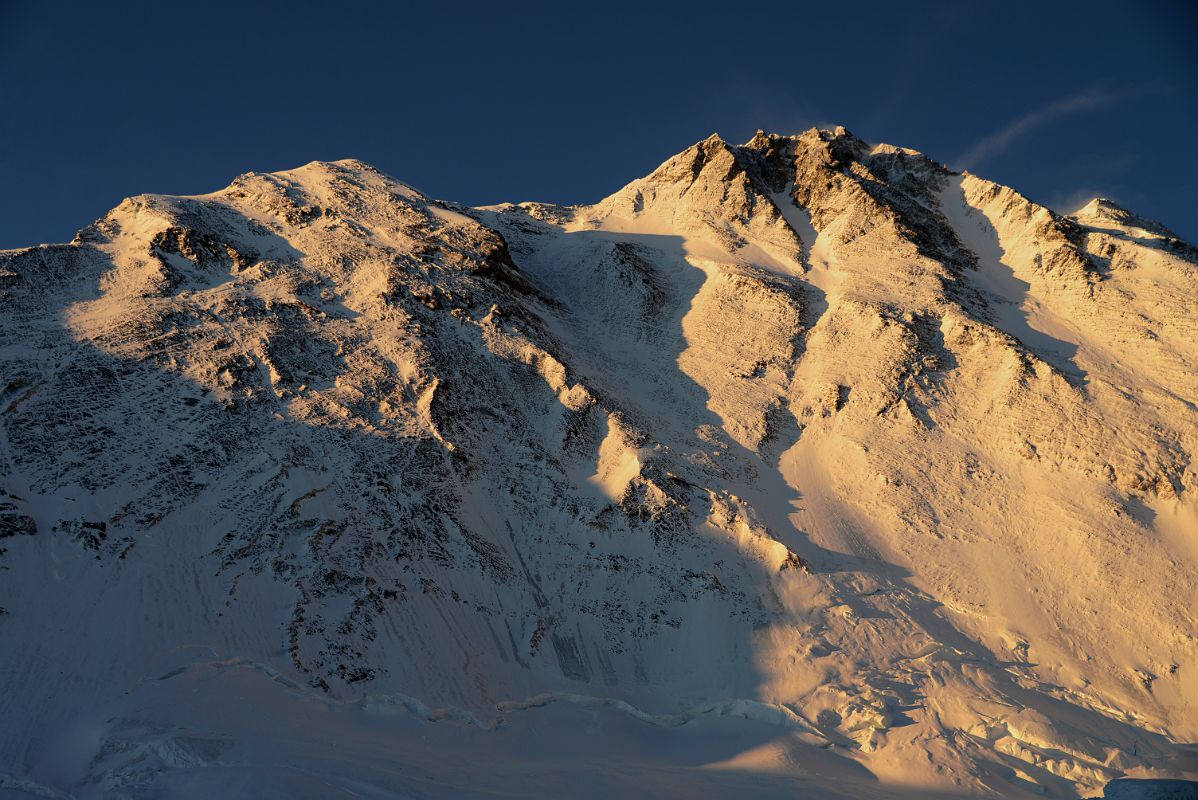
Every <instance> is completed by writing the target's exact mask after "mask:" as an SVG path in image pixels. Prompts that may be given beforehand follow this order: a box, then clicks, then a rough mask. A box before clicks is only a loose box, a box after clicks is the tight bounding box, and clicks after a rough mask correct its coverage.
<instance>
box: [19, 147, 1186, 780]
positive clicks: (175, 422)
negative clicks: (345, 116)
mask: <svg viewBox="0 0 1198 800" xmlns="http://www.w3.org/2000/svg"><path fill="white" fill-rule="evenodd" d="M1148 225H1150V223H1148V222H1147V221H1145V220H1142V219H1141V218H1139V217H1136V216H1135V215H1133V214H1132V213H1131V212H1129V211H1127V210H1125V209H1122V208H1120V207H1118V206H1117V205H1116V204H1114V203H1112V202H1110V201H1106V200H1098V201H1095V202H1092V203H1090V204H1088V205H1087V206H1086V207H1085V208H1083V209H1082V210H1081V211H1079V213H1078V215H1077V217H1076V218H1075V219H1073V220H1069V219H1065V218H1062V217H1060V216H1058V215H1056V214H1053V213H1052V212H1051V211H1049V210H1048V209H1046V208H1044V207H1043V206H1039V205H1037V204H1035V203H1033V202H1032V201H1030V200H1028V199H1027V198H1026V197H1024V196H1023V195H1021V194H1019V193H1018V192H1017V191H1015V190H1014V189H1011V188H1009V187H1005V186H1002V185H999V184H996V183H993V182H991V181H987V180H985V179H983V178H980V177H978V176H974V175H970V174H965V175H960V174H956V173H952V172H949V171H948V170H947V169H945V168H944V167H943V166H942V165H940V164H938V163H936V162H934V161H932V160H930V159H929V158H927V157H925V156H923V155H921V154H919V153H917V152H916V151H914V150H909V149H906V148H901V147H893V146H890V145H878V146H876V147H871V146H870V145H869V144H867V143H865V142H864V141H862V140H860V139H858V138H857V137H856V136H854V135H853V134H852V133H850V132H849V131H848V130H846V129H844V128H840V127H838V128H831V129H817V128H812V129H810V130H807V131H804V132H802V133H799V134H797V135H792V136H782V135H778V134H766V133H765V132H763V131H758V132H757V133H756V134H755V135H754V136H753V137H752V138H751V139H750V140H749V141H748V142H747V143H745V144H744V145H730V144H729V143H727V142H726V141H724V140H723V139H722V138H720V137H718V136H711V137H708V138H707V139H704V140H702V141H699V142H697V143H695V144H693V145H692V146H690V147H688V148H686V149H685V150H684V151H682V152H681V153H679V154H677V155H675V156H673V157H672V158H670V159H668V160H666V162H665V163H663V164H662V165H661V166H660V167H659V168H658V169H656V170H655V171H653V172H652V173H651V174H650V175H648V176H646V177H643V178H639V179H636V180H633V181H631V182H630V183H628V184H627V185H626V186H625V187H624V188H622V189H621V190H619V191H618V192H616V193H615V194H613V195H612V196H610V197H608V198H606V199H603V200H601V201H599V202H597V203H595V204H593V205H583V206H576V207H557V206H550V205H542V204H537V203H525V204H521V205H511V204H507V205H502V206H495V207H488V208H467V207H463V206H460V205H457V204H453V203H449V202H445V201H442V200H437V199H434V198H430V197H427V196H425V195H423V194H421V193H419V192H417V191H416V190H415V189H412V188H411V187H408V186H407V185H406V184H403V183H401V182H400V181H397V180H395V179H393V178H391V177H388V176H386V175H384V174H382V173H380V172H379V171H378V170H376V169H374V168H373V167H371V166H369V165H367V164H364V163H363V162H360V161H356V160H352V159H350V160H343V161H335V162H312V163H309V164H307V165H304V166H302V167H298V168H296V169H294V170H286V171H282V172H276V173H253V172H251V173H247V174H245V175H242V176H239V177H238V178H236V179H234V180H233V181H232V183H231V184H230V185H229V186H228V187H227V188H225V189H222V190H220V191H217V192H214V193H212V194H207V195H201V196H197V197H169V196H162V195H142V196H138V197H134V198H130V199H129V200H126V201H125V202H123V203H121V204H120V205H119V206H118V207H117V208H116V209H114V210H113V211H112V212H110V213H109V214H108V215H106V216H105V217H103V218H102V219H101V220H99V221H97V222H96V223H95V224H94V225H93V226H90V227H89V228H86V229H85V230H84V231H83V232H81V234H80V236H79V238H78V239H77V240H76V242H75V243H73V244H72V245H59V246H53V247H42V248H30V249H26V250H18V251H5V252H0V303H2V304H3V308H4V313H3V314H0V354H2V359H3V362H2V366H3V371H2V375H3V379H2V380H0V456H2V457H0V539H2V540H3V542H2V543H3V547H0V572H2V573H3V575H4V578H3V580H0V607H2V608H0V627H2V628H3V630H2V631H0V634H2V636H3V641H4V643H5V646H4V647H2V648H0V678H2V679H3V680H4V686H5V692H4V693H3V694H2V695H0V720H2V721H0V756H3V757H4V758H5V759H6V760H5V761H4V763H3V765H2V767H3V769H2V770H0V784H3V785H5V786H9V785H15V786H18V787H24V786H34V784H33V783H30V782H28V781H26V778H25V776H26V775H33V776H36V777H37V778H38V779H39V780H45V781H50V782H52V783H53V785H52V786H35V787H34V788H36V789H37V793H40V794H43V795H47V796H101V795H103V796H108V795H114V794H131V795H136V796H159V795H162V794H171V793H172V792H171V791H170V789H171V788H173V787H179V786H191V787H194V786H199V785H201V783H200V781H201V778H200V777H197V776H199V775H202V774H205V773H201V772H198V771H199V770H204V769H209V768H210V767H211V769H212V772H213V774H216V773H217V772H219V773H220V774H227V771H228V770H229V769H232V768H234V767H236V768H238V769H240V768H242V767H243V766H244V768H245V769H247V770H252V769H269V770H275V769H276V768H277V767H276V765H278V764H296V763H303V764H307V763H310V762H311V761H312V759H313V758H314V755H313V754H323V755H321V756H320V758H323V759H329V760H327V761H321V762H320V764H321V766H320V771H319V772H314V773H313V774H319V775H320V778H321V780H322V781H325V779H326V778H327V783H328V785H338V786H340V785H346V786H349V785H352V786H353V787H354V791H359V790H361V789H363V788H364V785H363V782H362V781H361V780H359V778H360V774H359V773H360V771H361V770H362V769H363V767H362V765H363V764H367V763H370V762H371V759H372V758H374V754H379V753H384V754H385V755H380V756H378V757H379V758H380V759H382V761H380V762H376V763H385V765H386V770H385V771H386V774H387V775H388V776H394V775H395V774H397V772H398V770H396V769H394V762H393V761H389V760H387V759H391V758H394V757H395V755H394V754H395V753H400V754H402V753H411V752H415V753H418V754H420V756H421V758H424V757H425V755H427V754H428V753H430V752H434V750H430V749H429V747H428V741H426V740H429V741H431V740H432V739H430V737H442V738H441V739H436V740H435V741H438V742H440V743H441V744H440V745H439V746H442V747H444V748H445V752H441V751H439V750H438V751H436V753H437V757H436V758H435V759H433V760H432V761H431V762H428V763H425V764H422V765H421V766H420V768H419V769H416V770H415V772H416V773H417V774H418V777H419V778H420V785H419V786H416V785H415V784H412V785H407V784H404V785H398V784H389V785H388V786H389V787H391V788H394V787H395V786H398V787H399V788H398V789H397V790H396V791H391V788H388V790H387V791H386V792H382V791H381V790H380V791H379V792H374V793H375V794H382V793H386V794H395V793H397V792H398V793H401V794H402V793H405V792H406V793H409V794H410V793H411V792H410V791H408V789H410V788H412V786H415V789H413V791H416V790H418V791H421V792H424V791H425V790H426V789H427V788H428V786H429V785H431V784H426V783H425V782H424V778H423V776H425V775H427V774H429V772H428V770H435V769H440V770H443V771H444V774H446V775H449V779H448V780H447V783H446V784H445V785H447V786H448V785H452V786H454V787H460V786H462V785H465V784H466V783H467V782H469V783H470V785H471V786H477V787H478V788H479V789H480V791H489V790H490V789H491V788H496V790H498V791H506V790H509V789H510V786H506V785H500V783H502V782H499V783H497V782H496V779H495V778H494V775H491V774H489V773H488V769H489V767H488V766H480V762H479V761H478V755H479V754H480V753H486V752H492V751H496V748H498V750H497V751H496V752H501V753H509V752H516V749H518V748H517V746H516V745H515V744H513V743H514V742H522V741H529V740H522V739H519V738H518V737H520V736H523V735H525V734H526V733H527V732H528V731H536V732H537V733H538V737H536V741H538V742H540V743H541V744H542V745H543V743H544V741H545V740H546V737H560V740H561V741H562V742H564V743H571V744H570V746H571V747H575V746H577V748H578V749H579V751H580V752H584V753H585V754H586V755H585V757H586V758H590V757H592V756H593V755H594V753H595V752H596V750H595V743H596V742H603V741H604V740H603V739H602V738H601V737H602V736H604V735H606V734H604V731H605V730H607V731H610V730H619V731H626V730H628V727H627V726H628V725H629V724H631V725H634V726H636V731H637V742H638V745H637V746H638V748H640V749H639V750H638V756H637V757H638V759H640V761H638V764H637V769H636V770H634V772H637V773H638V774H642V773H643V774H647V775H649V776H650V777H649V778H647V779H646V780H647V781H648V780H651V781H653V785H654V786H660V785H663V784H662V783H660V782H658V780H657V776H658V775H665V776H669V779H670V780H674V779H675V778H676V776H678V775H679V774H684V773H685V774H691V773H692V772H693V771H694V770H693V767H694V764H695V763H697V761H696V758H689V759H682V760H680V758H679V756H678V753H679V752H683V751H685V752H686V753H688V754H690V755H692V756H693V755H694V745H695V741H696V740H695V739H694V737H693V735H690V734H689V733H688V731H689V732H690V733H693V731H692V730H691V729H695V730H700V731H701V732H702V734H703V742H704V743H703V747H704V748H708V744H707V743H708V742H710V741H715V740H716V739H719V740H720V741H723V742H724V743H725V744H729V743H731V744H729V748H728V750H727V752H726V753H725V752H723V751H721V752H720V753H719V754H718V758H717V748H715V747H714V746H712V747H711V749H705V750H704V753H706V754H707V755H703V757H702V759H701V760H702V761H703V763H725V764H727V763H733V762H730V761H728V760H727V758H726V755H727V753H741V754H744V753H746V752H747V751H746V749H745V747H746V741H748V739H747V738H746V737H749V739H751V740H752V742H755V743H756V744H752V743H750V746H752V747H753V748H755V749H753V750H752V751H751V752H749V754H748V755H743V756H742V757H738V758H737V760H736V761H735V765H736V766H737V767H738V768H737V769H736V770H717V771H712V770H702V771H701V777H700V778H696V780H702V781H709V780H710V778H711V775H714V774H715V772H719V773H720V774H723V773H725V772H727V773H736V774H737V775H742V774H743V775H745V776H747V777H745V778H744V780H746V781H750V782H751V781H753V780H756V779H757V778H758V777H759V775H758V774H757V773H756V772H754V770H757V769H758V766H757V765H761V767H760V769H761V770H763V771H768V773H769V776H768V779H769V780H770V781H773V782H776V783H777V784H779V785H782V786H783V789H780V791H783V790H784V791H785V792H786V794H787V795H788V796H794V794H796V793H798V794H814V795H819V796H825V795H826V796H848V795H852V796H861V797H881V796H888V797H889V796H896V795H902V793H903V792H910V793H911V794H912V795H921V796H922V795H927V794H929V793H932V794H934V793H936V792H942V793H944V794H945V795H949V794H954V793H955V794H965V795H969V796H982V795H994V796H1017V795H1020V796H1022V795H1021V793H1023V794H1027V796H1032V795H1033V794H1041V795H1049V796H1055V797H1078V796H1083V797H1086V796H1095V795H1096V794H1098V793H1099V792H1100V791H1101V787H1102V786H1103V784H1105V783H1106V782H1107V781H1109V780H1110V779H1111V778H1112V777H1115V776H1117V775H1120V774H1124V773H1126V772H1132V773H1134V774H1153V773H1154V772H1158V773H1163V772H1165V771H1169V770H1174V769H1176V768H1177V765H1178V764H1184V763H1185V761H1184V759H1185V758H1186V757H1187V753H1188V750H1187V748H1189V747H1190V745H1189V744H1188V743H1189V742H1193V741H1194V740H1195V738H1198V696H1196V695H1195V693H1194V691H1193V685H1192V683H1193V682H1192V676H1193V674H1195V672H1196V671H1198V644H1196V643H1195V641H1194V639H1193V638H1192V636H1191V635H1190V632H1191V631H1192V628H1193V608H1192V605H1193V603H1192V599H1193V598H1194V597H1195V596H1198V553H1196V552H1195V550H1194V547H1193V532H1194V530H1195V528H1196V527H1198V501H1196V498H1198V471H1196V465H1198V451H1196V447H1198V410H1195V406H1194V403H1193V398H1195V397H1198V374H1196V372H1195V369H1194V364H1196V363H1198V330H1196V324H1195V306H1194V298H1195V297H1198V252H1195V251H1193V250H1192V249H1187V248H1186V247H1182V246H1180V245H1175V244H1173V243H1169V242H1165V243H1162V242H1161V241H1160V240H1159V239H1158V238H1156V237H1155V236H1153V235H1145V234H1144V233H1142V232H1139V231H1151V230H1152V228H1150V227H1146V226H1148ZM1121 226H1122V227H1121ZM1062 554H1065V555H1066V556H1068V558H1067V559H1063V558H1062ZM1066 561H1067V562H1068V564H1067V567H1068V569H1064V567H1063V566H1062V565H1063V564H1064V563H1065V562H1066ZM147 598H151V599H152V600H153V602H147ZM129 619H136V620H138V624H136V625H134V624H128V625H125V624H122V625H119V626H117V628H119V631H118V633H119V635H114V630H117V629H116V628H114V625H113V620H129ZM229 698H236V702H231V701H230V699H229ZM579 706H581V708H580V707H579ZM96 709H99V712H97V711H96ZM317 712H318V716H319V717H320V722H321V724H320V725H319V726H317V725H308V724H296V720H307V719H311V718H313V714H314V713H317ZM264 720H265V721H264ZM433 722H435V724H432V723H433ZM684 723H685V724H684ZM695 726H699V727H698V728H696V727H695ZM283 728H287V730H288V735H287V736H286V737H277V736H272V735H270V732H272V731H277V730H279V729H283ZM81 731H83V732H85V733H86V735H85V736H81V735H80V732H81ZM264 731H265V733H264ZM579 731H583V732H584V733H585V736H583V738H581V739H580V738H577V737H578V736H579V734H578V732H579ZM688 736H689V738H688ZM496 737H498V738H496ZM504 737H509V738H504ZM510 737H517V738H510ZM571 737H575V738H571ZM596 737H600V738H596ZM679 737H681V738H679ZM709 737H710V738H709ZM684 740H685V741H684ZM380 741H382V742H384V743H385V746H384V745H380V744H379V742H380ZM31 742H34V743H45V744H44V750H45V752H35V751H34V750H33V749H31V745H30V743H31ZM347 742H348V743H351V744H352V745H353V747H352V748H350V747H345V746H344V745H345V743H347ZM397 743H398V744H397ZM334 744H338V745H342V746H338V747H335V746H333V745H334ZM604 747H606V745H604ZM346 750H352V751H353V752H352V753H351V755H350V756H342V755H340V754H341V753H344V752H345V751H346ZM264 752H266V753H268V755H269V758H267V759H265V760H266V761H267V762H269V764H268V766H267V767H266V768H262V767H261V763H262V762H263V757H262V755H261V754H262V753H264ZM612 752H615V753H616V755H615V756H612V758H619V757H622V756H623V755H624V754H626V748H623V745H621V747H618V748H615V749H614V750H613V751H612ZM330 753H332V754H333V755H328V754H330ZM779 754H780V755H779ZM237 759H244V760H243V761H238V760H237ZM504 759H506V756H504ZM517 760H518V759H517ZM60 763H61V764H66V765H67V766H66V767H62V768H61V771H60V767H59V765H60ZM484 763H485V764H486V765H489V764H492V763H494V762H492V761H486V762H484ZM520 763H521V764H523V763H525V762H522V761H521V762H520ZM588 763H590V762H588ZM47 765H49V766H47ZM246 765H249V766H246ZM746 765H748V766H751V767H752V769H748V770H743V769H740V767H742V766H746ZM796 765H798V766H796ZM813 765H814V767H818V769H816V768H814V767H813ZM996 765H998V767H1001V768H998V767H996ZM414 769H415V768H414ZM519 769H523V767H519ZM270 774H271V775H274V774H275V773H274V772H271V773H270ZM828 776H831V777H828ZM30 780H32V779H30ZM204 780H207V778H204ZM372 780H373V778H372ZM380 780H382V779H380ZM662 780H665V779H664V778H663V779H662ZM204 785H208V784H204ZM321 785H322V786H323V785H325V784H323V783H322V784H321ZM379 785H380V786H382V785H383V784H382V783H380V784H379ZM760 785H761V784H758V787H759V786H760ZM909 787H917V788H915V789H909ZM290 788H291V789H293V788H294V785H290ZM373 788H374V785H373V784H371V786H370V789H371V791H373ZM638 788H641V789H643V788H644V787H643V786H642V787H638ZM18 790H20V789H19V788H18ZM197 791H198V790H197ZM272 793H273V794H284V795H285V794H288V791H286V790H280V791H279V792H269V791H267V792H259V794H272ZM290 793H291V794H294V791H291V792H290ZM359 793H362V792H360V791H359ZM367 793H369V792H367ZM448 793H449V794H460V791H451V792H448ZM634 793H635V792H634ZM640 793H641V794H644V793H646V791H641V792H640ZM716 793H717V794H720V793H721V792H716ZM725 793H726V794H745V795H752V796H756V795H757V794H759V792H754V791H751V790H749V791H743V792H725ZM209 794H211V792H209Z"/></svg>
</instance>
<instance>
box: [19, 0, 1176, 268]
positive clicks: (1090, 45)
mask: <svg viewBox="0 0 1198 800" xmlns="http://www.w3.org/2000/svg"><path fill="white" fill-rule="evenodd" d="M1196 43H1198V3H1186V2H1147V1H1145V0H1140V1H1139V2H1129V1H1127V0H1125V1H1124V2H1105V0H1090V1H1089V2H1079V3H1055V4H1054V3H1047V2H1013V1H1011V0H1008V2H996V3H989V4H983V3H973V2H951V3H931V2H929V3H917V2H914V3H911V2H889V3H873V2H861V1H860V0H859V1H858V2H852V3H847V2H821V3H802V2H799V1H798V0H787V1H786V2H750V3H735V2H726V3H719V4H705V3H701V2H690V3H677V4H671V5H667V4H664V3H654V2H650V1H649V0H641V2H637V3H630V4H621V3H618V2H614V1H613V2H606V1H605V2H603V3H587V4H583V3H575V2H570V1H569V0H563V2H558V3H553V4H548V3H547V4H535V5H534V4H521V3H517V2H492V3H470V2H428V3H422V4H416V3H403V2H396V3H385V4H384V3H357V2H350V0H340V1H339V2H329V1H328V0H325V1H324V2H321V3H306V2H299V1H298V0H293V2H287V3H278V4H269V3H250V2H240V3H222V2H215V1H211V2H202V3H173V2H162V1H160V2H154V3H125V2H119V0H118V1H116V2H108V3H99V2H89V3H83V2H80V3H56V2H19V1H14V0H0V247H17V246H22V245H28V244H36V243H39V242H43V241H66V240H69V239H70V238H71V236H73V234H74V231H75V230H76V229H78V228H80V227H82V226H83V225H85V224H87V223H89V222H91V221H92V220H93V219H95V218H96V217H98V216H100V215H102V214H103V213H104V212H105V211H106V210H108V209H109V208H111V207H112V206H114V205H116V204H117V203H118V202H119V201H120V200H121V199H122V198H123V197H125V196H128V195H132V194H138V193H141V192H159V193H168V194H198V193H202V192H207V191H212V190H215V189H218V188H221V187H223V186H225V185H227V184H228V182H229V181H230V179H232V178H233V177H234V176H235V175H237V174H239V173H241V172H246V171H249V170H256V171H269V170H277V169H285V168H289V167H294V166H298V165H300V164H302V163H306V162H308V161H311V160H314V159H324V160H328V159H338V158H350V157H352V158H359V159H362V160H364V161H368V162H370V163H373V164H375V165H376V166H378V167H379V168H380V169H382V170H383V171H385V172H387V173H390V174H391V175H394V176H395V177H397V178H399V179H401V180H403V181H406V182H407V183H410V184H412V185H413V186H415V187H417V188H419V189H421V190H422V191H424V192H426V193H428V194H431V195H434V196H437V197H442V198H446V199H451V200H457V201H459V202H464V203H469V204H483V203H495V202H500V201H504V200H512V201H520V200H542V201H548V202H562V203H574V202H591V201H594V200H597V199H599V198H600V197H602V196H604V195H606V194H608V193H610V192H611V191H613V190H614V189H616V188H618V187H619V186H621V185H623V184H624V183H626V182H627V181H629V180H631V179H633V178H636V177H639V176H641V175H643V174H645V173H647V172H648V171H650V170H651V169H652V168H653V167H655V166H656V165H657V164H658V163H660V162H661V161H663V160H664V159H666V158H667V157H669V156H670V155H673V154H674V153H676V152H678V151H680V150H682V149H684V148H685V147H687V146H688V145H690V144H692V143H693V142H695V141H697V140H699V139H702V138H705V137H706V136H707V135H708V134H710V133H712V132H718V133H720V134H721V135H723V136H724V137H725V138H727V139H729V140H731V141H744V140H746V139H748V138H749V137H750V136H752V134H753V131H754V130H756V129H757V128H764V129H766V130H767V131H774V132H781V133H795V132H798V131H801V130H803V129H805V128H807V127H810V126H812V125H833V124H842V125H845V126H847V127H848V128H849V129H850V130H852V131H853V132H854V133H856V134H857V135H858V136H861V137H862V138H864V139H866V140H868V141H871V142H881V141H885V142H890V143H892V144H898V145H903V146H906V147H913V148H916V149H919V150H922V151H923V152H925V153H927V154H928V155H930V156H931V157H933V158H935V159H937V160H940V161H943V162H946V163H948V164H949V165H950V166H953V167H957V168H960V167H968V168H970V169H972V170H973V171H975V172H977V173H979V174H981V175H984V176H987V177H990V178H993V179H995V180H998V181H1001V182H1003V183H1007V184H1010V185H1012V186H1014V187H1015V188H1017V189H1018V190H1020V191H1022V192H1023V193H1024V194H1026V195H1028V196H1030V197H1031V198H1032V199H1034V200H1038V201H1040V202H1044V203H1047V204H1048V205H1050V206H1051V207H1053V208H1055V209H1057V210H1058V211H1071V210H1073V208H1074V207H1076V206H1077V205H1079V204H1080V202H1081V201H1082V200H1084V199H1088V198H1089V197H1090V196H1093V195H1095V194H1101V195H1104V196H1108V197H1113V198H1114V199H1116V200H1118V201H1119V202H1121V203H1123V204H1124V205H1127V206H1129V207H1131V208H1132V209H1134V210H1136V211H1139V212H1140V213H1143V214H1145V215H1147V216H1150V217H1153V218H1155V219H1157V220H1159V221H1161V222H1163V223H1164V224H1166V225H1168V226H1170V227H1172V228H1173V229H1174V230H1176V231H1177V232H1178V233H1180V234H1181V235H1182V236H1184V237H1186V238H1188V239H1189V240H1191V241H1198V202H1195V196H1196V191H1198V159H1196V158H1195V152H1194V151H1195V150H1196V149H1198V44H1196Z"/></svg>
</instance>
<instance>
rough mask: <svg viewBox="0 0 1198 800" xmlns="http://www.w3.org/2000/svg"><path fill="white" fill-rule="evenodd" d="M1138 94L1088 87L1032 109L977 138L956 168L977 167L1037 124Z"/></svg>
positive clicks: (1135, 92)
mask: <svg viewBox="0 0 1198 800" xmlns="http://www.w3.org/2000/svg"><path fill="white" fill-rule="evenodd" d="M1142 91H1143V90H1142V89H1130V90H1123V91H1108V90H1105V89H1100V88H1091V89H1087V90H1085V91H1083V92H1078V93H1076V94H1071V95H1068V96H1066V97H1062V98H1060V99H1059V100H1055V101H1053V102H1052V103H1049V104H1048V105H1046V106H1044V107H1043V108H1039V109H1036V110H1035V111H1033V112H1031V113H1030V114H1025V115H1023V116H1022V117H1019V118H1018V119H1015V120H1012V121H1011V122H1009V123H1007V124H1006V125H1004V126H1003V127H1001V128H999V129H998V130H997V131H995V132H994V133H992V134H990V135H989V136H986V137H985V138H983V139H981V140H980V141H978V142H977V143H975V144H974V145H973V146H972V147H970V148H969V149H968V150H966V151H965V153H964V154H962V155H961V156H960V157H959V158H958V159H957V165H958V166H959V167H960V168H962V169H972V168H974V167H976V166H977V165H978V164H981V163H983V162H985V161H989V160H990V159H992V158H994V157H995V156H997V155H998V154H999V153H1001V152H1003V151H1004V150H1006V149H1007V148H1008V147H1010V146H1011V142H1013V141H1015V140H1016V139H1017V138H1019V137H1020V136H1022V135H1023V134H1025V133H1027V132H1028V131H1029V130H1031V129H1032V128H1035V127H1036V126H1038V125H1043V124H1044V123H1045V122H1048V121H1050V120H1054V119H1057V118H1058V117H1063V116H1066V115H1068V114H1073V113H1076V112H1078V111H1088V110H1090V109H1094V108H1102V107H1104V106H1109V105H1113V104H1114V103H1116V102H1118V101H1120V100H1123V99H1125V98H1127V97H1130V96H1133V95H1137V94H1140V93H1141V92H1142Z"/></svg>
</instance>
